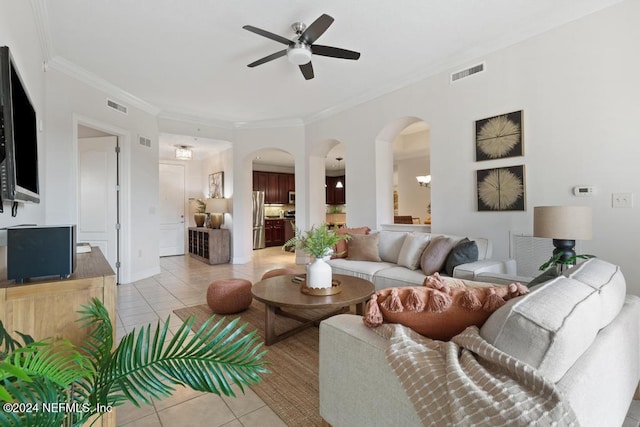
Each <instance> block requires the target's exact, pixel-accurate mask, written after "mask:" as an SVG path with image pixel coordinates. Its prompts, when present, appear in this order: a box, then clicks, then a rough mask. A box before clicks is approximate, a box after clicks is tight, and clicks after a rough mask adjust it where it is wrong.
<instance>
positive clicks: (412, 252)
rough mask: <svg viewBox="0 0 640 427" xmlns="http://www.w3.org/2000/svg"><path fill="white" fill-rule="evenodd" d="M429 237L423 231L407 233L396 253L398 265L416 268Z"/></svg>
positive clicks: (411, 268)
mask: <svg viewBox="0 0 640 427" xmlns="http://www.w3.org/2000/svg"><path fill="white" fill-rule="evenodd" d="M429 237H430V236H429V235H428V234H425V233H410V234H408V235H407V237H406V238H405V239H404V243H403V244H402V249H400V254H399V255H398V265H400V266H403V267H407V268H408V269H410V270H415V269H416V268H418V266H419V265H420V257H421V255H422V252H424V249H425V248H426V247H427V245H428V244H429Z"/></svg>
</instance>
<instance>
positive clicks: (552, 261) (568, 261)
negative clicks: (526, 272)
mask: <svg viewBox="0 0 640 427" xmlns="http://www.w3.org/2000/svg"><path fill="white" fill-rule="evenodd" d="M560 258H562V254H561V253H560V254H555V255H553V256H552V257H551V258H549V260H548V261H547V262H545V263H544V264H542V265H541V266H540V267H539V268H538V270H540V271H544V270H546V269H547V268H549V267H551V266H552V265H575V264H576V262H577V261H578V260H579V259H589V258H595V255H588V254H584V255H574V256H571V257H569V258H567V259H565V260H560Z"/></svg>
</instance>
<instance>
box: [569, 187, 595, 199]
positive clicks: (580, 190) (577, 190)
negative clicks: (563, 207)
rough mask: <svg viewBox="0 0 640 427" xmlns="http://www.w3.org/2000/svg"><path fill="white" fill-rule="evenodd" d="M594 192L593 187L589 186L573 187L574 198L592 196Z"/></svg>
mask: <svg viewBox="0 0 640 427" xmlns="http://www.w3.org/2000/svg"><path fill="white" fill-rule="evenodd" d="M595 191H596V189H595V188H594V187H589V186H580V187H573V195H574V196H582V197H584V196H592V195H593V193H594V192H595Z"/></svg>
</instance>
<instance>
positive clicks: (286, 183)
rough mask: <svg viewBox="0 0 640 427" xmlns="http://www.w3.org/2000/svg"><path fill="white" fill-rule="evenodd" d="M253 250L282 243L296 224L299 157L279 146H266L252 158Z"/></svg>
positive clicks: (291, 235)
mask: <svg viewBox="0 0 640 427" xmlns="http://www.w3.org/2000/svg"><path fill="white" fill-rule="evenodd" d="M251 171H252V236H253V249H254V250H259V249H264V248H268V247H273V246H282V245H284V243H285V242H286V241H287V240H289V239H290V238H292V237H293V234H294V226H295V225H294V224H295V222H294V221H295V203H296V197H295V160H294V157H293V156H292V155H291V154H290V153H288V152H286V151H283V150H279V149H262V150H259V151H257V152H255V153H253V160H252V167H251Z"/></svg>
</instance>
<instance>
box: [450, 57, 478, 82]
mask: <svg viewBox="0 0 640 427" xmlns="http://www.w3.org/2000/svg"><path fill="white" fill-rule="evenodd" d="M485 65H486V64H485V63H484V62H481V63H480V64H478V65H474V66H473V67H469V68H465V69H464V70H460V71H456V72H455V73H451V81H450V83H453V82H456V81H458V80H460V79H464V78H465V77H469V76H472V75H474V74H478V73H482V72H483V71H484V70H485V68H486V67H485Z"/></svg>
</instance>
